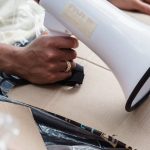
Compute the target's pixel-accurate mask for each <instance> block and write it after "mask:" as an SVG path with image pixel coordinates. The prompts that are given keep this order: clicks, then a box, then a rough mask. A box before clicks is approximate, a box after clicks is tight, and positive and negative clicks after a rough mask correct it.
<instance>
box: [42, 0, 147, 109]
mask: <svg viewBox="0 0 150 150" xmlns="http://www.w3.org/2000/svg"><path fill="white" fill-rule="evenodd" d="M41 4H42V5H43V6H44V8H45V9H46V12H47V14H46V16H47V18H46V19H45V21H46V26H47V27H48V28H49V29H50V30H51V33H52V34H53V35H67V34H68V33H69V34H70V33H72V34H73V35H75V36H76V37H77V38H78V39H80V40H81V41H82V42H83V43H84V44H85V45H87V46H88V47H89V48H90V49H91V50H92V51H94V52H95V53H96V54H97V55H98V56H99V57H100V58H101V59H102V60H103V61H104V62H105V63H106V64H107V65H108V66H109V67H110V68H111V70H112V72H113V73H114V74H115V76H116V78H117V79H118V81H119V83H120V85H121V87H122V89H123V91H124V94H125V97H126V99H127V104H126V110H127V111H131V110H133V109H135V108H136V107H137V106H139V105H140V104H141V103H142V102H143V101H144V100H145V99H146V98H147V97H148V96H149V94H150V27H149V26H147V25H145V24H142V23H140V22H138V21H136V20H135V19H133V18H131V17H129V16H128V15H126V14H124V13H123V12H122V11H120V10H119V9H118V8H116V7H115V6H113V5H112V4H110V3H109V2H107V1H105V0H86V1H81V0H61V1H60V0H55V1H53V0H41ZM97 80H98V79H97Z"/></svg>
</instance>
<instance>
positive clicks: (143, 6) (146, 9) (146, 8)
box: [136, 0, 150, 15]
mask: <svg viewBox="0 0 150 150" xmlns="http://www.w3.org/2000/svg"><path fill="white" fill-rule="evenodd" d="M136 10H138V11H140V12H142V13H145V14H148V15H150V5H149V4H148V3H145V2H143V1H141V0H137V1H136Z"/></svg>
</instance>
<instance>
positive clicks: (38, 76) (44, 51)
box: [12, 36, 78, 84]
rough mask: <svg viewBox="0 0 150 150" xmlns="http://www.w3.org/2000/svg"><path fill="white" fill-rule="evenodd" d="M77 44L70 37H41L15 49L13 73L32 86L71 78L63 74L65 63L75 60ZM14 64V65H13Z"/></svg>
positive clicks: (69, 73)
mask: <svg viewBox="0 0 150 150" xmlns="http://www.w3.org/2000/svg"><path fill="white" fill-rule="evenodd" d="M77 46H78V42H77V40H76V39H74V38H71V37H49V36H42V37H40V38H38V39H36V40H35V41H33V42H32V43H31V44H30V45H28V46H27V47H24V48H21V49H20V48H19V49H17V52H15V57H14V56H13V61H12V62H13V63H12V64H13V67H12V68H14V69H13V70H14V71H13V73H14V74H16V75H18V76H20V77H22V78H24V79H27V80H28V81H30V82H32V83H34V84H50V83H54V82H57V81H61V80H64V79H66V78H68V77H70V76H71V71H70V72H65V70H66V67H67V64H66V61H71V62H72V68H73V67H74V63H73V59H75V58H76V52H75V51H74V50H72V49H71V48H76V47H77ZM14 64H15V65H14Z"/></svg>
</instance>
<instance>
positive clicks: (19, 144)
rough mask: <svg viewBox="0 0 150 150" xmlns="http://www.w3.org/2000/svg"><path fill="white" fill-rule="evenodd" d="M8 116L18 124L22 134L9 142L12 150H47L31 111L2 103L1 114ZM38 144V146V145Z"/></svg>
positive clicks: (0, 105) (0, 106) (0, 103)
mask: <svg viewBox="0 0 150 150" xmlns="http://www.w3.org/2000/svg"><path fill="white" fill-rule="evenodd" d="M2 113H3V114H8V115H11V117H12V118H13V119H14V120H15V121H16V122H17V126H18V127H19V130H20V134H19V135H18V136H16V137H15V136H14V137H13V138H12V139H11V141H10V142H9V149H12V150H46V147H45V145H44V143H43V140H42V137H41V135H40V133H39V130H38V127H37V125H36V123H35V122H34V119H33V116H32V113H31V112H30V109H28V108H25V107H21V106H17V105H13V104H8V103H4V102H0V114H2ZM37 143H38V144H37Z"/></svg>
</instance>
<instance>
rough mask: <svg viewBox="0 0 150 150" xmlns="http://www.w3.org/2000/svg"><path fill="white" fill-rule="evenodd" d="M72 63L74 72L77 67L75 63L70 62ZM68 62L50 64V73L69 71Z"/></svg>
mask: <svg viewBox="0 0 150 150" xmlns="http://www.w3.org/2000/svg"><path fill="white" fill-rule="evenodd" d="M70 63H71V70H70V71H72V70H73V69H74V68H75V66H76V63H75V62H70ZM67 67H68V66H67V62H65V61H62V62H57V63H55V64H50V65H49V72H65V71H66V69H67Z"/></svg>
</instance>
